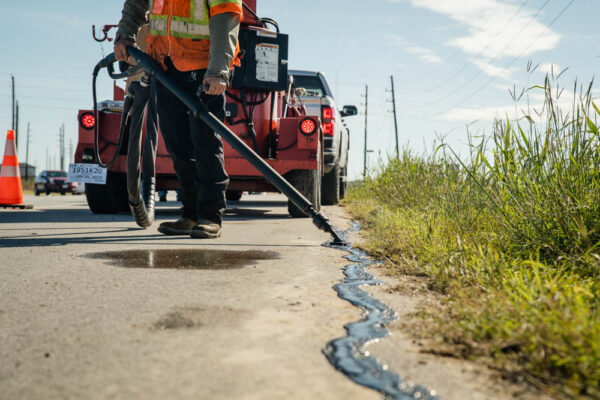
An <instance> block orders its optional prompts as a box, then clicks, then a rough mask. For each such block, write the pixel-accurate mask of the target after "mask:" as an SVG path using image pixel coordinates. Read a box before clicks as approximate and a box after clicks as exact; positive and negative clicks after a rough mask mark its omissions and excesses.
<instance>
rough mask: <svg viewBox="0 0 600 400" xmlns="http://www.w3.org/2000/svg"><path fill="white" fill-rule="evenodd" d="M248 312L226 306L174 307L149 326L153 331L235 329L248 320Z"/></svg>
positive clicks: (249, 314)
mask: <svg viewBox="0 0 600 400" xmlns="http://www.w3.org/2000/svg"><path fill="white" fill-rule="evenodd" d="M251 316H252V312H251V311H250V310H242V309H236V308H232V307H227V306H216V305H198V306H183V307H175V308H174V309H172V310H171V311H170V312H168V313H167V314H165V315H163V316H162V317H160V318H159V319H158V320H157V321H156V322H154V323H153V324H152V326H151V330H154V331H176V330H185V329H198V328H202V327H210V328H213V329H214V327H217V326H218V327H222V328H225V329H235V328H238V327H239V326H240V323H242V322H243V321H244V320H246V319H248V318H250V317H251Z"/></svg>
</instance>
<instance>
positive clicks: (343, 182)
mask: <svg viewBox="0 0 600 400" xmlns="http://www.w3.org/2000/svg"><path fill="white" fill-rule="evenodd" d="M346 189H348V167H347V166H346V167H344V169H342V173H341V174H340V200H342V199H343V198H344V197H346Z"/></svg>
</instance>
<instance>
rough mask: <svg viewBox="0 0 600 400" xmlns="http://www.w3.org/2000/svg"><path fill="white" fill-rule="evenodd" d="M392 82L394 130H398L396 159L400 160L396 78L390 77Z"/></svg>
mask: <svg viewBox="0 0 600 400" xmlns="http://www.w3.org/2000/svg"><path fill="white" fill-rule="evenodd" d="M390 80H391V81H392V105H393V106H394V128H395V130H396V158H400V148H399V146H398V119H397V118H396V92H394V76H393V75H392V76H390Z"/></svg>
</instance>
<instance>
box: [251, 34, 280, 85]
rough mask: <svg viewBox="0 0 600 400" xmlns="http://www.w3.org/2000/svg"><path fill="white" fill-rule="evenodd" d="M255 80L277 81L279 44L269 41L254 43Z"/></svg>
mask: <svg viewBox="0 0 600 400" xmlns="http://www.w3.org/2000/svg"><path fill="white" fill-rule="evenodd" d="M255 54H256V80H258V81H263V82H279V46H278V45H276V44H270V43H259V44H257V45H256V53H255Z"/></svg>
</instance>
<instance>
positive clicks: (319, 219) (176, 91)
mask: <svg viewBox="0 0 600 400" xmlns="http://www.w3.org/2000/svg"><path fill="white" fill-rule="evenodd" d="M127 53H128V54H129V56H131V57H133V58H134V59H135V60H136V61H137V64H138V66H139V67H141V68H142V69H144V71H145V72H146V73H147V74H148V75H149V76H150V77H151V78H152V79H156V80H157V81H158V82H160V83H161V84H162V85H163V86H165V88H167V89H168V90H169V91H170V92H172V93H173V95H175V96H176V97H177V98H178V99H179V100H180V101H181V102H182V103H183V104H185V106H186V107H187V108H188V109H189V111H190V112H191V113H192V114H193V115H194V116H195V117H197V118H199V119H201V120H202V121H203V122H204V123H205V124H206V125H208V126H209V127H210V128H211V129H213V130H214V131H215V132H217V133H218V134H219V135H220V136H221V137H222V138H223V139H224V140H225V141H226V142H227V143H228V144H229V145H230V146H231V147H232V148H233V149H234V150H235V151H237V152H238V153H239V154H240V155H241V156H242V157H244V158H245V159H246V160H247V161H248V162H249V163H250V164H252V166H253V167H254V168H256V169H257V170H258V172H260V173H261V174H262V175H263V176H264V177H265V179H266V180H267V181H269V183H271V184H272V185H273V186H274V187H275V188H276V189H277V190H279V191H280V192H281V193H283V194H284V195H285V196H287V198H288V199H290V201H291V202H292V203H294V204H295V205H296V206H298V208H300V209H301V210H303V211H304V212H305V213H306V214H307V215H309V216H310V217H311V218H312V220H313V223H314V224H315V225H316V226H317V228H319V229H321V230H323V231H325V232H327V233H329V234H330V235H331V236H332V237H333V243H332V244H333V245H343V244H345V241H344V240H343V239H342V238H341V237H340V235H339V234H338V233H337V232H336V231H335V229H333V226H332V225H331V223H329V220H328V219H327V217H325V215H323V214H322V213H319V212H317V210H315V208H314V207H313V206H312V204H311V203H310V201H308V200H307V199H306V197H304V196H303V195H302V194H301V193H300V192H299V191H298V190H297V189H296V188H295V187H293V186H292V185H291V184H290V183H289V182H288V181H286V180H285V179H284V178H283V177H282V176H281V175H279V173H278V172H277V171H275V169H273V167H271V166H270V165H269V164H267V163H266V162H265V161H264V160H263V159H262V158H261V157H260V156H259V155H258V154H256V153H255V152H254V150H252V149H251V148H250V147H248V145H246V143H244V142H243V141H242V140H241V139H240V138H239V137H238V136H237V135H236V134H235V133H233V132H232V131H231V130H230V129H229V128H228V127H227V126H226V125H225V124H224V123H223V122H221V120H219V119H218V118H217V117H216V116H215V115H214V114H212V113H210V112H209V111H208V110H207V109H206V107H205V105H204V104H203V103H202V101H201V100H200V98H198V97H197V96H192V95H190V94H189V93H187V92H185V91H184V90H182V89H181V88H180V87H179V85H178V84H177V83H176V82H175V81H174V80H173V79H172V78H171V77H170V76H169V75H167V74H166V73H165V72H164V71H163V69H162V68H161V67H160V65H159V64H158V63H157V62H156V61H154V60H153V59H152V58H150V57H149V56H148V55H147V54H146V53H144V52H142V51H141V50H140V49H138V48H136V47H134V46H129V47H128V48H127ZM114 61H115V57H114V54H110V55H108V56H107V57H106V58H105V59H103V60H102V61H100V62H99V63H98V65H97V66H96V68H105V67H106V68H108V69H109V71H112V64H113V63H114ZM95 71H96V70H95ZM114 76H117V75H116V74H115V75H114ZM94 101H95V100H94Z"/></svg>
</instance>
